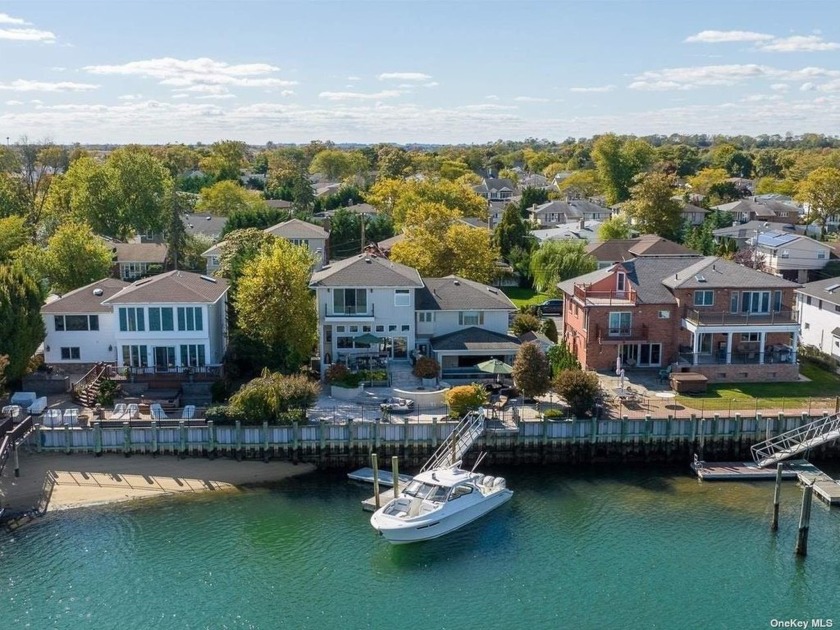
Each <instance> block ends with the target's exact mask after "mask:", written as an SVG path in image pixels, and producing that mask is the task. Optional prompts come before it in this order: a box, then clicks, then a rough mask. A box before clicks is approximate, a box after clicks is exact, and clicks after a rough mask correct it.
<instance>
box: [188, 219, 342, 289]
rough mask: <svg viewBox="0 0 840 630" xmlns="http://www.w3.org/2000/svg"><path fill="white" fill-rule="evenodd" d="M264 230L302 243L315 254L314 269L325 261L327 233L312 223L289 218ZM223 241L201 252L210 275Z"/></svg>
mask: <svg viewBox="0 0 840 630" xmlns="http://www.w3.org/2000/svg"><path fill="white" fill-rule="evenodd" d="M263 231H264V232H266V233H268V234H271V235H272V236H276V237H278V238H285V239H286V240H288V241H291V242H292V244H293V245H304V246H306V247H307V248H308V249H309V251H310V252H312V254H313V255H314V256H315V270H318V269H320V268H321V267H323V266H324V264H326V262H327V239H328V238H329V233H328V232H327V231H326V230H325V229H324V228H322V227H320V226H318V225H315V224H314V223H308V222H306V221H301V220H300V219H289V220H288V221H283V222H282V223H278V224H277V225H273V226H271V227H269V228H265V230H263ZM224 244H225V242H224V241H222V242H220V243H216V244H215V245H214V246H213V247H211V248H210V249H208V250H207V251H205V252H204V253H203V254H201V255H202V256H203V257H204V259H205V260H206V261H207V274H208V275H212V274H213V273H214V272H215V271H216V270H217V269H218V268H219V262H220V258H221V255H222V247H223V246H224Z"/></svg>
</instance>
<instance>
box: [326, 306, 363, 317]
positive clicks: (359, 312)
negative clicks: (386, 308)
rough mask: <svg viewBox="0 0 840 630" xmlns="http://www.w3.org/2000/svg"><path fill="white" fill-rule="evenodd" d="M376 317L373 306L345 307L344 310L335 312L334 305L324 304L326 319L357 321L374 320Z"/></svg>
mask: <svg viewBox="0 0 840 630" xmlns="http://www.w3.org/2000/svg"><path fill="white" fill-rule="evenodd" d="M373 316H374V307H373V304H368V305H367V306H364V307H358V306H345V307H344V309H343V310H340V311H337V310H335V309H334V308H333V307H332V305H330V304H324V319H327V318H332V317H335V318H339V319H341V318H352V317H355V318H356V319H361V318H366V317H367V318H370V319H373Z"/></svg>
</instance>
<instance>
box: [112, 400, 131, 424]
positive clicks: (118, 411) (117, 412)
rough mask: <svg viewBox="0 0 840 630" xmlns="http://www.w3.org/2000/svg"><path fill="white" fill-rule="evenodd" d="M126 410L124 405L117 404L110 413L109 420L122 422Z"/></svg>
mask: <svg viewBox="0 0 840 630" xmlns="http://www.w3.org/2000/svg"><path fill="white" fill-rule="evenodd" d="M127 413H128V410H127V409H126V406H125V403H117V404H116V405H114V410H113V411H112V412H111V420H124V419H125V417H126V414H127Z"/></svg>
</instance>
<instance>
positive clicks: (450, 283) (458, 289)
mask: <svg viewBox="0 0 840 630" xmlns="http://www.w3.org/2000/svg"><path fill="white" fill-rule="evenodd" d="M423 283H424V284H425V285H426V286H425V287H423V288H422V289H418V290H417V292H416V294H415V307H414V308H415V310H418V311H463V310H476V311H487V310H505V311H513V310H516V307H515V306H514V304H513V302H511V301H510V299H508V296H506V295H505V294H504V293H502V292H501V290H499V289H496V288H495V287H490V286H487V285H486V284H481V283H480V282H473V281H472V280H465V279H464V278H459V277H457V276H447V277H445V278H423Z"/></svg>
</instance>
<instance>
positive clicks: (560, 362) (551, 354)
mask: <svg viewBox="0 0 840 630" xmlns="http://www.w3.org/2000/svg"><path fill="white" fill-rule="evenodd" d="M545 355H546V357H547V358H548V363H549V365H551V373H552V374H553V375H554V376H557V375H558V374H560V372H562V371H563V370H579V369H580V362H579V361H578V360H577V357H576V356H575V355H574V354H573V353H572V351H571V350H569V346H567V345H566V340H565V339H560V340H559V341H558V343H557V344H556V345H553V346H551V347H550V348H549V349H548V352H546V353H545Z"/></svg>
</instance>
